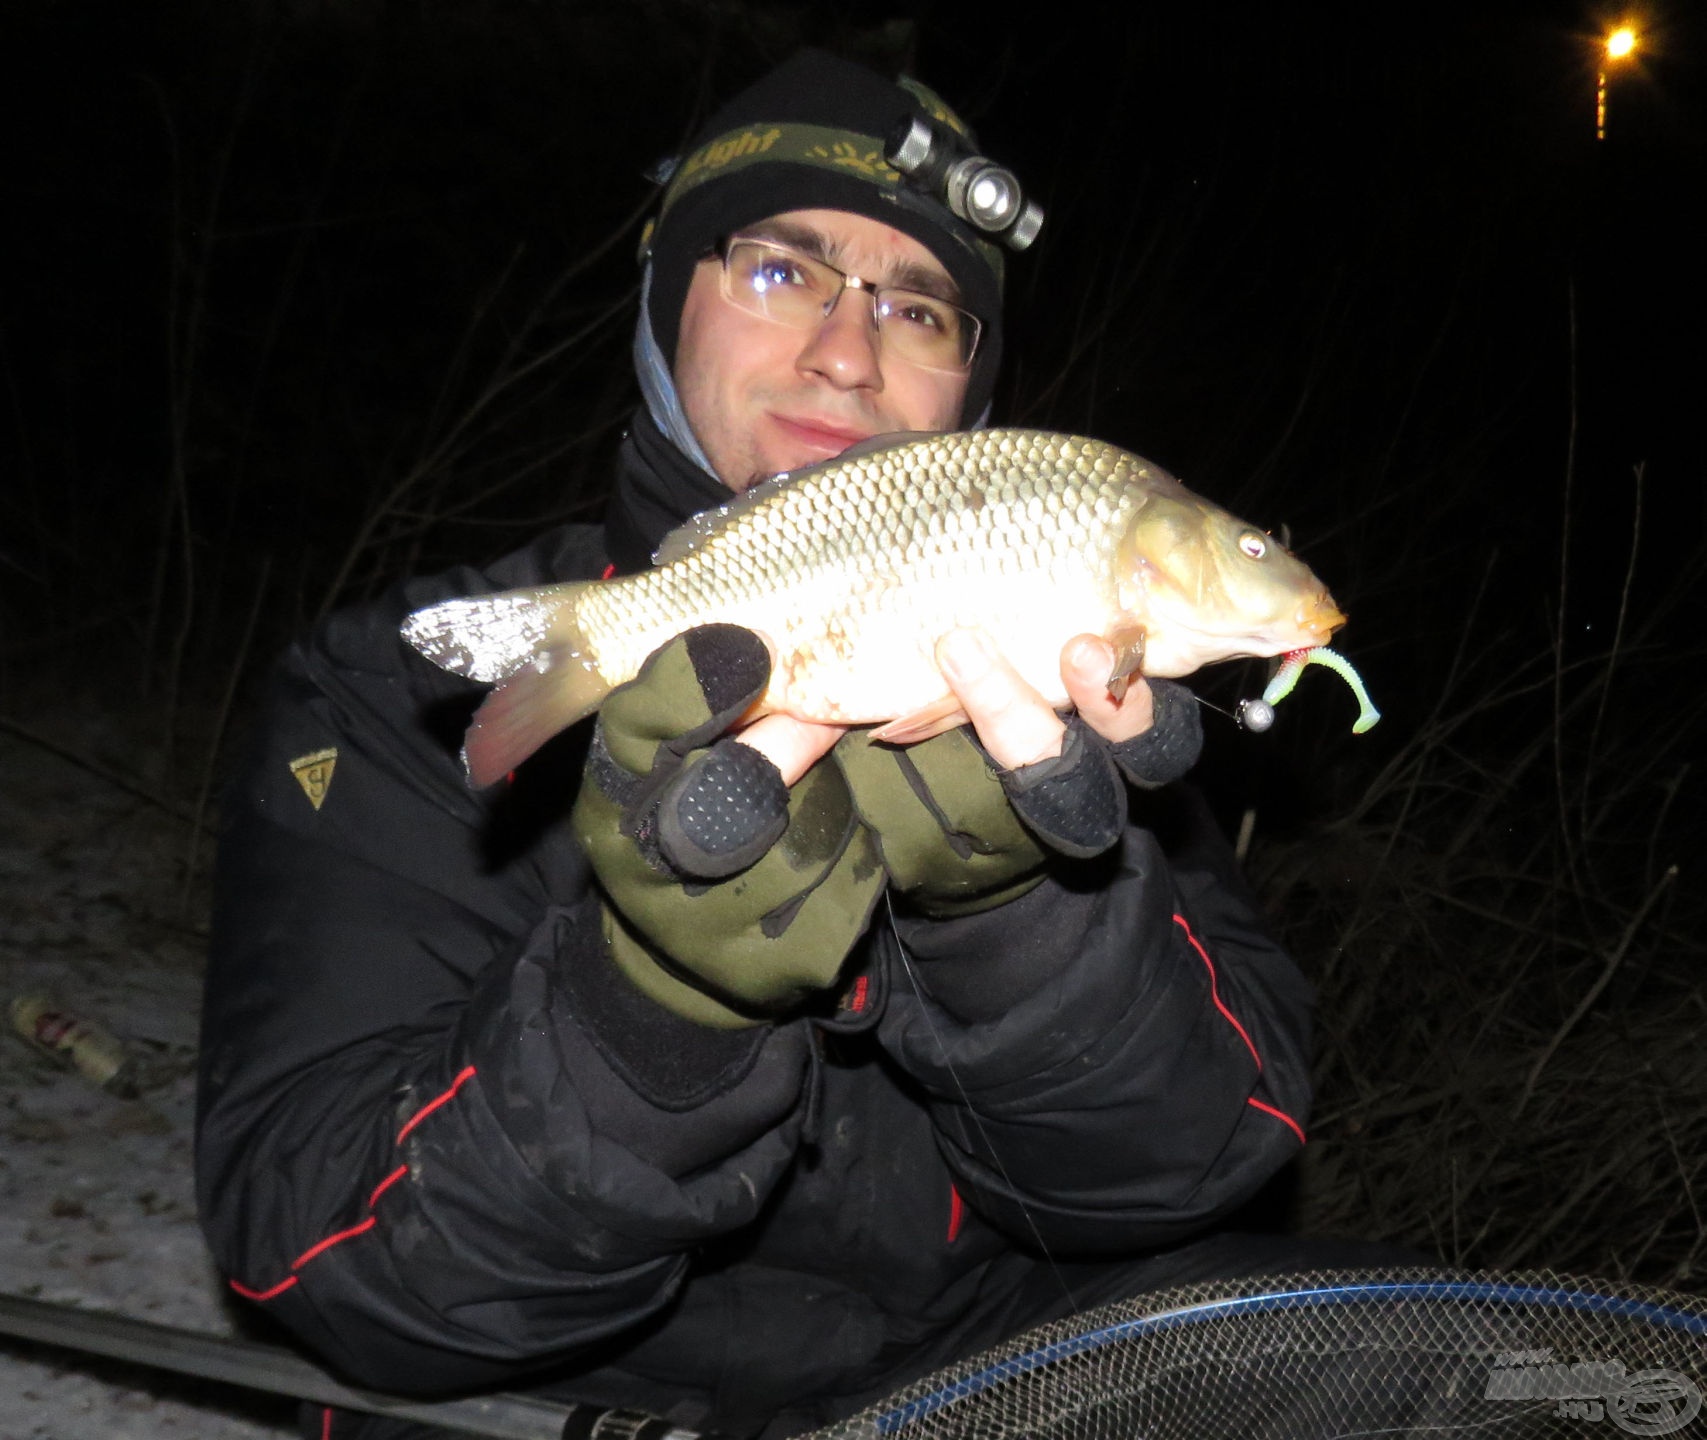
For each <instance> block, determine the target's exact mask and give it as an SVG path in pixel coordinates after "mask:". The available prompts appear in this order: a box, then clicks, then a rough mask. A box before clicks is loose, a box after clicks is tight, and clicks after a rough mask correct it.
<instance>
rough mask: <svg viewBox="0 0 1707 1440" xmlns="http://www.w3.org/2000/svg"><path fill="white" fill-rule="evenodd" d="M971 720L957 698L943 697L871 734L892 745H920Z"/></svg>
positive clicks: (873, 737) (872, 736)
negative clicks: (923, 741)
mask: <svg viewBox="0 0 1707 1440" xmlns="http://www.w3.org/2000/svg"><path fill="white" fill-rule="evenodd" d="M969 718H970V717H969V716H968V715H967V713H966V712H965V710H963V709H961V706H960V698H959V697H958V696H956V695H944V696H943V697H942V699H940V700H933V701H931V703H930V704H929V705H923V706H921V707H920V708H919V709H917V710H914V711H912V712H911V713H910V714H907V715H902V716H900V717H898V718H897V719H894V720H891V721H890V722H889V723H888V724H887V725H879V726H878V727H877V728H876V729H875V730H873V731H872V732H871V738H872V739H873V740H882V741H885V742H887V743H888V744H890V745H917V744H918V743H919V742H920V741H921V740H929V739H931V738H932V737H933V736H937V735H941V734H944V733H945V732H947V731H949V730H952V729H954V728H955V727H956V726H957V725H964V724H966V722H967V720H968V719H969Z"/></svg>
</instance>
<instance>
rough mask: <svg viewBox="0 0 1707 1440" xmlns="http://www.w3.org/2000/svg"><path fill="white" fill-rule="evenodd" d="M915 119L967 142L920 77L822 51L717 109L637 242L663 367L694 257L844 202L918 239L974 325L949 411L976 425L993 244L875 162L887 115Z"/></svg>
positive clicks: (988, 370)
mask: <svg viewBox="0 0 1707 1440" xmlns="http://www.w3.org/2000/svg"><path fill="white" fill-rule="evenodd" d="M914 115H918V116H923V117H926V118H929V119H934V120H936V121H938V122H940V123H943V124H946V125H948V126H950V127H951V128H953V129H954V130H955V131H956V132H958V133H959V134H960V135H961V137H962V138H963V139H964V140H965V142H966V143H967V144H968V145H973V144H975V143H976V142H975V140H974V137H973V136H972V133H971V131H970V130H969V129H968V128H967V127H966V125H965V124H964V123H963V122H962V121H961V119H960V117H959V116H957V115H955V114H954V112H953V111H952V110H950V109H949V108H948V106H947V105H945V104H943V102H942V101H941V100H940V99H939V98H938V97H937V96H936V95H935V94H934V93H933V92H932V91H930V90H929V89H927V88H926V87H925V86H923V85H920V84H918V83H917V82H916V81H913V80H902V81H899V82H896V83H892V82H890V81H888V80H885V79H884V78H883V77H882V76H880V75H877V74H876V73H874V72H873V71H870V70H867V69H866V68H865V67H864V66H861V65H856V64H854V63H852V62H851V61H847V60H841V59H838V58H837V57H836V56H834V55H830V54H828V53H827V52H825V51H822V50H802V51H801V52H800V53H799V54H797V55H795V56H794V57H793V58H792V59H790V60H787V61H785V62H784V63H783V64H782V65H780V66H779V67H777V69H775V70H773V71H771V73H770V74H769V75H767V76H765V77H764V78H762V79H761V80H759V81H758V82H756V83H755V84H753V85H752V86H750V87H749V88H748V89H746V90H743V91H742V92H741V93H740V94H739V95H737V96H735V98H734V99H732V100H731V101H729V102H728V103H727V104H726V105H724V106H723V107H722V108H721V109H719V110H718V111H717V112H716V114H714V115H713V116H712V117H711V119H710V120H708V121H707V122H706V124H705V125H704V127H703V128H702V129H701V130H700V132H699V134H698V135H696V136H695V137H694V140H693V143H692V144H691V145H690V146H689V147H688V150H687V153H686V156H685V157H684V158H683V159H682V161H681V162H680V163H679V164H678V165H677V166H676V167H675V169H674V170H673V172H672V173H671V175H670V178H669V183H668V186H667V188H666V189H665V191H664V198H663V201H662V203H661V205H660V207H659V211H658V214H657V216H656V217H655V218H654V219H653V220H652V221H651V222H650V223H649V224H648V226H647V231H646V235H645V237H644V238H643V240H642V242H641V250H642V254H643V255H648V256H649V257H650V259H651V261H652V290H651V300H650V306H649V308H650V311H651V315H650V320H651V324H652V334H653V337H654V338H655V339H656V340H657V342H658V349H659V351H660V353H661V354H662V355H663V356H664V357H665V359H666V360H667V361H668V362H669V363H670V364H672V365H673V364H674V363H675V351H676V339H677V332H678V331H679V329H680V326H681V317H682V306H683V305H684V304H685V303H686V301H687V293H688V285H689V284H690V282H691V281H692V279H693V270H694V266H695V265H696V264H697V263H698V261H699V260H700V259H701V258H702V257H703V256H704V255H705V254H706V253H707V252H708V251H709V250H710V249H711V248H712V247H713V246H714V245H715V244H716V243H717V241H718V240H719V239H721V238H723V237H724V236H726V235H730V234H733V233H735V232H736V231H739V230H740V229H742V228H743V227H744V226H747V225H751V224H753V223H755V222H756V221H759V220H763V219H766V218H768V217H769V216H772V215H777V214H780V213H781V212H782V211H785V210H815V209H824V210H850V211H853V212H854V213H855V214H858V215H866V216H869V217H870V218H872V219H874V220H878V221H881V222H882V223H883V224H885V225H889V226H892V227H894V228H895V229H897V230H900V231H902V232H904V233H905V234H907V235H910V236H912V237H913V238H914V239H915V240H917V241H919V242H920V243H921V244H922V245H924V246H925V247H926V248H927V249H929V250H930V252H931V253H932V254H933V255H935V256H936V258H937V259H938V260H939V261H941V262H942V265H943V268H944V269H946V270H947V271H948V273H949V274H950V275H951V276H952V277H953V279H954V282H955V284H956V285H958V286H959V287H960V294H961V302H962V303H963V304H964V305H965V306H966V308H967V309H968V310H970V311H971V312H972V313H973V314H974V315H976V316H977V317H978V318H979V319H980V320H981V321H983V322H984V329H983V335H982V338H981V339H980V341H979V344H978V353H977V355H976V356H975V357H974V358H973V361H972V372H971V374H970V375H969V376H968V377H967V386H966V401H965V404H964V406H963V407H962V410H961V423H962V424H963V425H965V424H972V423H974V422H975V421H976V420H977V419H978V417H979V416H980V415H982V414H983V412H984V409H985V407H986V406H987V405H988V404H989V402H990V392H991V390H992V388H993V387H994V385H995V380H996V370H997V367H998V366H999V364H1000V363H1001V356H1002V251H1001V249H1000V247H999V246H997V245H995V244H993V243H992V242H990V241H989V240H987V239H985V238H984V237H983V236H982V235H980V234H979V233H978V232H977V231H976V230H974V229H973V228H972V227H971V226H969V225H967V224H966V223H965V222H963V221H961V220H960V219H958V218H957V217H956V216H955V215H954V214H953V213H952V212H951V211H950V210H949V209H948V207H947V206H946V205H944V204H942V203H941V202H940V201H939V200H938V199H937V198H935V197H934V196H929V195H926V194H924V193H923V192H921V191H920V190H918V189H915V188H914V187H913V186H911V185H909V184H907V183H906V181H904V180H903V179H902V177H901V176H900V174H899V173H898V172H897V171H896V170H894V169H893V168H892V167H891V166H890V165H889V164H888V163H887V161H885V159H884V158H883V148H884V143H885V141H886V139H887V138H888V137H889V135H890V134H891V132H892V131H893V130H894V128H895V126H896V124H897V122H898V121H900V120H902V119H903V118H907V117H911V116H914Z"/></svg>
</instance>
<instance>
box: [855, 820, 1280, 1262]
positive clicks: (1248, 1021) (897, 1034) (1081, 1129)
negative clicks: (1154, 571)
mask: <svg viewBox="0 0 1707 1440" xmlns="http://www.w3.org/2000/svg"><path fill="white" fill-rule="evenodd" d="M1134 813H1135V814H1136V815H1140V816H1141V821H1142V823H1135V824H1132V825H1129V826H1128V828H1127V831H1126V834H1125V835H1124V837H1123V839H1122V841H1121V843H1120V844H1119V845H1118V846H1117V847H1116V848H1115V850H1113V851H1112V852H1110V853H1109V854H1108V855H1106V856H1103V857H1101V858H1100V859H1099V860H1098V861H1097V862H1090V863H1086V864H1081V865H1077V866H1074V867H1071V868H1067V869H1063V870H1061V871H1059V872H1057V873H1055V874H1052V875H1051V877H1050V878H1048V879H1046V880H1045V881H1044V883H1043V884H1041V885H1039V886H1038V887H1037V888H1036V889H1034V890H1032V891H1030V892H1029V893H1028V894H1027V895H1025V896H1023V897H1021V898H1020V899H1018V900H1015V901H1012V902H1010V903H1009V904H1007V905H1003V906H1001V907H998V908H996V909H992V910H988V911H985V912H982V913H980V914H976V915H972V916H967V917H963V918H959V919H955V920H952V921H945V922H932V921H927V920H920V919H900V920H898V921H897V922H896V924H895V925H894V927H893V929H892V930H891V932H890V934H889V936H888V939H887V944H888V946H889V949H890V952H891V953H890V963H891V965H892V966H893V967H894V968H893V971H892V979H891V984H890V990H889V1002H888V1007H887V1010H886V1012H885V1015H884V1019H883V1022H882V1026H881V1029H880V1034H881V1037H882V1039H883V1043H884V1044H885V1046H886V1047H887V1048H888V1049H889V1050H890V1051H891V1053H892V1054H894V1056H895V1057H896V1059H897V1060H898V1061H899V1063H900V1064H901V1065H902V1066H903V1067H904V1068H905V1069H906V1070H908V1071H909V1072H910V1073H911V1074H912V1075H913V1076H914V1077H915V1078H917V1079H918V1080H919V1081H920V1082H921V1083H922V1084H923V1085H924V1087H925V1089H926V1090H927V1092H928V1093H929V1094H930V1096H931V1104H932V1109H933V1113H934V1119H935V1123H936V1127H937V1134H938V1142H939V1145H940V1147H941V1148H942V1150H943V1153H944V1155H945V1157H946V1158H947V1160H948V1163H949V1166H950V1168H951V1169H952V1171H953V1172H954V1174H955V1177H956V1184H957V1187H958V1188H960V1189H962V1191H963V1193H964V1194H965V1196H966V1198H967V1199H968V1201H969V1202H970V1203H971V1204H972V1206H973V1208H975V1209H976V1210H978V1211H979V1212H980V1213H981V1214H982V1215H984V1217H985V1218H986V1219H988V1220H990V1221H991V1222H992V1223H993V1224H995V1225H997V1226H998V1227H999V1228H1000V1229H1002V1230H1004V1231H1005V1232H1006V1233H1007V1234H1009V1235H1010V1236H1012V1237H1013V1238H1015V1239H1017V1240H1020V1241H1022V1242H1029V1243H1032V1244H1035V1243H1038V1242H1039V1241H1041V1242H1042V1243H1043V1244H1045V1245H1046V1246H1047V1247H1048V1248H1049V1250H1050V1251H1051V1253H1055V1254H1058V1255H1067V1254H1080V1255H1085V1254H1094V1253H1099V1252H1110V1251H1121V1252H1127V1253H1130V1252H1132V1251H1133V1250H1136V1249H1143V1248H1149V1247H1153V1246H1157V1245H1162V1244H1167V1243H1171V1242H1173V1241H1176V1240H1178V1239H1180V1238H1183V1237H1184V1236H1186V1235H1187V1234H1189V1233H1191V1232H1192V1231H1194V1230H1197V1229H1200V1228H1202V1227H1203V1226H1204V1225H1205V1224H1207V1223H1208V1222H1210V1221H1212V1220H1214V1219H1216V1218H1218V1217H1220V1216H1223V1215H1225V1214H1226V1213H1228V1212H1229V1211H1231V1210H1233V1209H1235V1208H1236V1207H1237V1206H1238V1205H1239V1204H1241V1203H1242V1202H1244V1201H1245V1200H1247V1199H1249V1198H1250V1196H1251V1195H1252V1194H1253V1193H1254V1192H1255V1191H1256V1190H1257V1189H1258V1188H1260V1186H1261V1185H1262V1184H1263V1183H1264V1182H1265V1181H1266V1180H1267V1179H1269V1177H1270V1176H1272V1175H1273V1173H1274V1172H1275V1171H1276V1170H1277V1169H1279V1168H1280V1166H1281V1165H1283V1164H1284V1163H1285V1162H1286V1161H1287V1160H1288V1159H1289V1158H1291V1157H1292V1156H1293V1155H1294V1154H1295V1153H1297V1150H1298V1148H1299V1147H1300V1146H1301V1145H1302V1143H1303V1140H1304V1132H1303V1128H1302V1127H1303V1125H1304V1123H1305V1116H1306V1110H1307V1107H1308V1103H1309V1080H1308V1072H1307V1063H1308V1061H1307V1057H1308V1050H1309V1010H1310V994H1309V987H1308V985H1307V983H1306V982H1305V980H1304V978H1303V976H1302V975H1301V974H1300V973H1299V972H1298V971H1297V969H1296V968H1295V967H1294V966H1293V964H1292V962H1291V961H1290V960H1289V959H1288V958H1287V957H1286V956H1285V955H1284V954H1283V953H1282V952H1281V951H1280V950H1279V949H1278V948H1277V947H1276V946H1275V945H1274V944H1273V942H1272V941H1271V940H1269V939H1268V938H1267V937H1266V935H1265V934H1264V933H1263V930H1262V927H1261V925H1260V923H1259V922H1258V920H1257V918H1256V913H1255V904H1254V901H1253V900H1252V899H1251V897H1250V896H1249V894H1248V892H1247V891H1246V888H1245V886H1244V884H1243V881H1242V880H1241V879H1240V877H1239V875H1238V873H1237V869H1236V867H1235V865H1234V862H1233V859H1232V855H1231V853H1230V851H1229V850H1228V848H1227V846H1226V844H1225V841H1224V840H1223V839H1222V837H1221V836H1220V833H1219V831H1218V830H1217V829H1216V827H1215V823H1214V821H1213V818H1212V817H1211V816H1210V815H1209V812H1208V809H1207V807H1206V806H1205V805H1204V804H1203V802H1202V800H1201V798H1199V797H1198V796H1197V795H1196V792H1195V791H1193V790H1190V789H1188V788H1187V787H1183V786H1170V787H1167V788H1166V789H1165V790H1162V791H1157V792H1153V793H1151V794H1145V795H1139V796H1135V797H1134Z"/></svg>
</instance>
